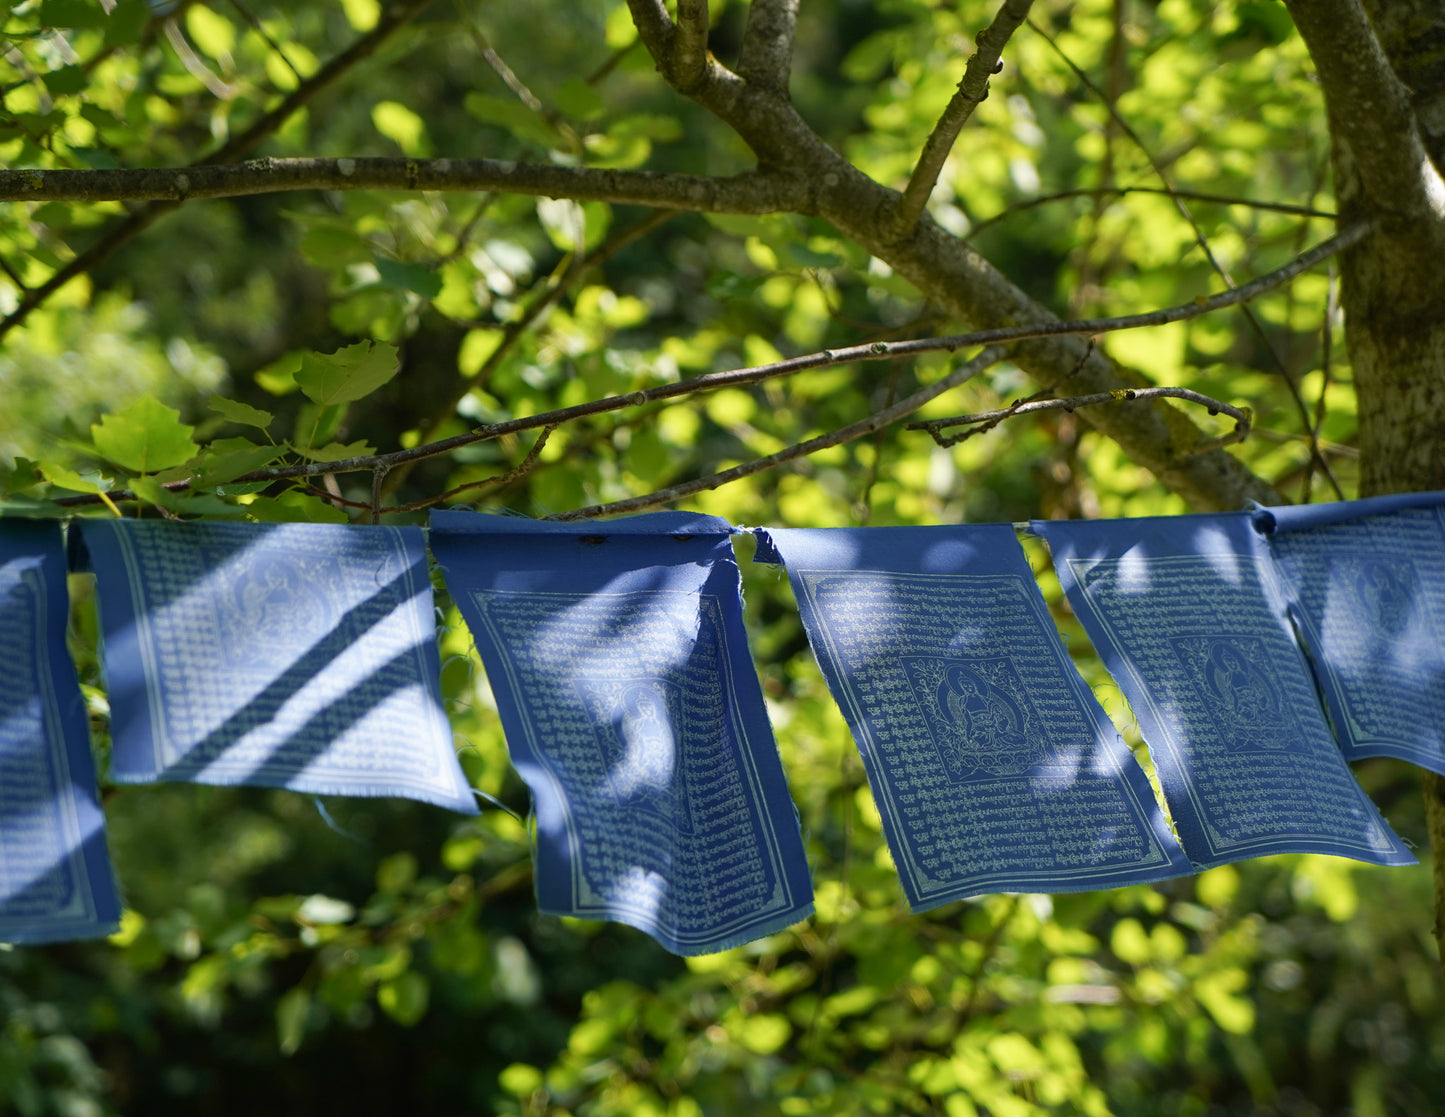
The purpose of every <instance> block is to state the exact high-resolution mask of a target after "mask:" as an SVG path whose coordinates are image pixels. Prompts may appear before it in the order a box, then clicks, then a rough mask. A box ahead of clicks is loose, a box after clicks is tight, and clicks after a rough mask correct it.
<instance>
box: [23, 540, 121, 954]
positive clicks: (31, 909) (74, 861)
mask: <svg viewBox="0 0 1445 1117" xmlns="http://www.w3.org/2000/svg"><path fill="white" fill-rule="evenodd" d="M69 607H70V599H69V597H68V596H67V594H66V589H65V551H64V548H63V547H62V546H61V538H60V528H59V525H57V524H55V523H52V522H48V521H29V520H3V521H0V671H3V673H4V677H5V685H4V686H3V687H0V942H52V941H58V940H63V939H79V938H95V937H97V936H100V935H107V934H110V933H111V932H112V931H114V930H115V929H116V926H117V924H118V923H119V920H120V902H119V900H118V899H117V897H116V890H115V882H114V879H113V877H112V875H111V869H110V858H109V856H108V855H107V853H106V848H105V831H104V825H105V822H104V819H103V817H102V816H101V813H100V803H99V801H98V798H97V796H96V786H95V766H94V764H93V763H92V761H91V757H90V733H89V729H88V721H87V717H86V710H85V702H84V699H83V698H82V697H81V693H80V686H79V684H78V683H77V682H76V678H75V666H74V665H73V664H72V663H71V661H70V657H69V656H68V655H67V654H66V651H65V626H66V620H67V617H68V615H69Z"/></svg>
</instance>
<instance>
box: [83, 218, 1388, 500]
mask: <svg viewBox="0 0 1445 1117" xmlns="http://www.w3.org/2000/svg"><path fill="white" fill-rule="evenodd" d="M1374 229H1375V224H1374V223H1373V222H1368V221H1367V222H1361V223H1360V224H1359V225H1355V226H1352V227H1351V228H1349V229H1346V230H1345V231H1344V232H1342V233H1337V234H1336V235H1335V236H1333V237H1330V238H1329V239H1328V240H1325V241H1321V242H1320V243H1319V244H1318V245H1316V246H1315V247H1314V248H1312V249H1310V250H1309V251H1308V252H1305V253H1302V254H1301V255H1300V256H1298V257H1297V258H1295V259H1294V260H1292V261H1291V262H1290V263H1288V264H1286V265H1285V266H1284V267H1281V268H1276V269H1275V270H1274V271H1272V272H1270V273H1268V274H1267V275H1262V276H1260V277H1259V278H1258V279H1255V280H1252V281H1250V282H1249V283H1245V284H1241V285H1240V286H1238V287H1234V288H1231V289H1230V290H1228V291H1223V292H1221V293H1220V294H1218V295H1214V296H1211V297H1210V298H1199V299H1195V300H1194V301H1193V302H1188V303H1183V304H1181V305H1179V306H1174V307H1168V308H1166V309H1163V310H1153V311H1148V312H1147V313H1143V314H1127V315H1122V316H1120V317H1117V318H1084V319H1077V320H1074V321H1067V322H1040V323H1036V324H1033V325H1027V326H1000V327H997V328H994V329H991V330H975V331H974V332H972V333H967V334H954V335H952V336H948V337H925V338H917V339H915V340H912V341H894V342H882V341H875V342H870V343H868V344H865V345H851V346H847V347H845V348H842V349H824V350H822V351H821V352H818V353H809V354H806V355H804V356H800V357H789V358H787V359H785V360H781V361H773V362H771V363H769V364H765V365H758V366H756V367H754V368H744V369H734V370H732V371H729V372H712V373H707V374H705V375H703V376H699V377H695V378H694V379H692V380H680V381H678V382H677V383H674V384H661V385H658V386H657V387H654V388H643V389H641V390H639V391H636V392H629V393H627V394H626V395H619V396H607V397H606V398H604V399H598V400H592V401H590V402H588V403H579V404H575V405H573V406H572V407H563V408H559V409H557V410H554V411H545V412H541V413H539V414H536V415H529V416H526V417H522V418H516V419H507V420H505V421H503V422H500V423H492V424H489V425H487V426H483V427H477V428H475V429H474V430H471V431H469V432H467V433H466V434H459V435H454V436H452V437H451V438H444V439H441V440H440V441H437V442H431V443H427V444H424V445H419V446H413V447H411V448H410V449H406V450H395V451H392V452H390V453H387V454H373V455H368V456H365V457H356V458H345V459H342V460H341V461H335V462H309V463H305V464H301V465H287V466H275V467H271V468H268V469H258V470H254V471H252V472H250V473H246V474H243V475H242V476H240V477H237V478H235V479H234V480H232V481H230V482H228V484H246V483H250V482H253V481H280V480H286V479H289V478H293V477H314V476H319V475H320V474H323V473H362V472H369V471H371V470H373V469H375V468H376V467H377V466H378V465H383V464H384V465H386V466H388V467H393V466H400V465H403V464H404V463H406V462H411V461H417V460H420V459H423V458H434V457H438V456H440V455H442V454H447V453H450V452H451V451H453V450H456V449H458V448H460V447H462V446H470V445H472V444H473V443H477V442H486V441H489V440H492V439H496V438H501V437H503V436H504V435H508V434H516V433H518V432H520V431H524V430H536V429H538V428H539V427H548V426H560V425H562V424H564V423H569V422H572V421H573V420H575V419H581V418H585V417H587V416H590V415H600V414H603V413H605V412H609V411H620V410H622V409H623V408H627V407H642V406H643V405H644V404H649V403H656V402H658V401H660V400H665V399H675V398H677V397H680V396H687V395H692V394H694V393H697V392H710V391H715V390H716V389H718V388H729V387H738V386H740V385H743V384H755V383H758V382H759V381H763V380H770V379H774V378H776V377H780V376H791V375H794V374H796V373H799V372H806V371H809V370H811V369H817V368H828V367H831V366H834V365H844V364H852V363H853V362H855V361H883V360H889V359H891V358H895V357H901V356H913V355H916V354H919V353H940V352H949V353H951V352H954V351H956V350H958V349H962V348H964V347H967V346H973V345H1001V344H1006V343H1009V342H1015V341H1026V340H1029V339H1032V338H1040V337H1061V336H1065V335H1070V334H1100V333H1110V332H1112V331H1115V330H1128V329H1137V328H1139V327H1142V326H1160V325H1165V324H1167V323H1170V322H1181V321H1184V320H1185V319H1188V318H1197V317H1199V316H1200V315H1202V314H1208V313H1210V312H1211V311H1214V310H1219V309H1221V308H1223V307H1228V306H1234V305H1235V304H1236V303H1240V302H1243V301H1244V300H1246V299H1252V298H1254V297H1255V296H1257V295H1261V294H1263V293H1264V292H1266V291H1270V290H1273V289H1274V288H1276V287H1278V286H1279V285H1280V284H1282V283H1286V282H1288V281H1289V280H1291V279H1293V278H1294V277H1295V276H1297V275H1299V274H1300V273H1301V272H1304V271H1307V270H1309V269H1310V268H1312V267H1314V266H1315V265H1316V264H1318V263H1320V261H1322V260H1325V259H1327V258H1328V257H1330V256H1332V255H1334V254H1335V253H1338V252H1343V251H1345V250H1347V249H1349V248H1351V247H1352V246H1354V245H1356V244H1358V243H1359V242H1360V241H1362V240H1363V239H1364V238H1365V237H1367V236H1368V235H1370V233H1372V232H1373V231H1374ZM910 398H912V397H910ZM845 429H848V428H845ZM865 433H866V432H865ZM855 437H856V436H855ZM167 487H168V488H171V489H177V490H178V489H185V488H187V487H189V482H187V481H173V482H169V483H168V485H167ZM109 495H111V496H112V497H114V498H116V499H121V500H129V499H132V498H133V496H132V494H130V493H128V492H126V491H124V490H122V491H120V492H117V493H112V494H109ZM96 501H97V497H96V496H95V495H93V494H83V495H79V496H75V497H62V498H60V499H59V500H57V501H55V503H56V504H59V505H63V506H72V505H83V504H94V503H96Z"/></svg>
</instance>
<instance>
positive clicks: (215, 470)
mask: <svg viewBox="0 0 1445 1117" xmlns="http://www.w3.org/2000/svg"><path fill="white" fill-rule="evenodd" d="M283 452H284V448H283V447H281V446H259V445H257V444H256V443H254V442H251V441H249V440H247V439H244V438H223V439H218V440H217V441H215V442H212V443H211V444H210V445H209V446H207V447H206V452H205V453H204V454H203V455H202V456H201V458H200V460H199V461H198V462H197V463H196V472H195V483H196V484H197V485H200V486H203V487H205V488H212V487H215V486H217V485H224V484H225V483H226V482H227V481H234V480H235V479H236V478H237V477H240V476H242V475H243V474H246V473H250V472H251V470H253V469H260V468H262V467H263V466H267V465H270V464H271V463H272V462H273V461H275V460H276V459H277V458H279V457H280V456H281V455H282V453H283Z"/></svg>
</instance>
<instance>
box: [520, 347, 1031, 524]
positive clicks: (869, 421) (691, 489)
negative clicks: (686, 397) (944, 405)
mask: <svg viewBox="0 0 1445 1117" xmlns="http://www.w3.org/2000/svg"><path fill="white" fill-rule="evenodd" d="M1002 357H1003V349H1002V347H1000V346H997V345H994V346H990V347H989V348H987V349H985V350H983V351H982V352H981V353H979V354H978V355H977V356H976V357H974V358H973V359H972V360H970V361H967V362H965V363H964V364H962V365H960V366H959V367H958V368H956V369H954V370H953V371H952V372H950V373H949V374H948V375H947V376H945V377H944V378H943V379H942V380H939V381H938V382H937V383H934V384H930V385H929V386H928V387H927V388H923V389H921V390H919V391H917V392H914V393H913V394H912V395H911V396H907V397H905V398H904V399H901V400H899V401H898V402H897V403H895V404H894V405H893V406H892V407H885V408H884V409H883V410H882V411H878V412H875V413H874V414H872V415H870V416H868V418H866V419H861V420H859V421H858V422H856V423H850V424H849V425H848V426H846V427H839V428H838V429H837V430H835V431H831V432H829V433H828V434H820V435H819V436H818V437H817V438H810V439H808V440H807V441H806V442H795V443H794V444H793V445H791V446H788V447H786V448H784V449H782V450H779V451H778V452H777V453H776V454H769V455H768V456H767V457H764V458H754V459H753V460H752V461H750V462H744V463H743V464H742V465H735V466H733V467H732V468H731V469H724V470H723V471H722V472H721V473H713V474H710V475H709V476H707V477H697V478H694V479H693V480H691V481H683V482H682V483H681V484H677V485H669V486H668V487H667V488H665V489H658V490H657V491H656V492H653V493H647V494H645V495H643V496H634V497H629V498H628V499H626V500H615V501H613V502H612V503H611V504H594V505H592V506H591V507H590V508H577V509H574V510H573V511H571V512H563V513H561V514H560V515H556V516H550V517H548V518H549V519H553V520H590V519H593V518H595V517H597V516H617V515H620V514H622V513H623V512H636V511H638V510H639V509H642V508H653V507H656V506H657V505H659V504H667V503H669V502H670V501H674V500H679V499H681V498H682V497H685V496H691V495H692V494H693V493H700V492H706V491H708V490H709V489H717V488H721V487H722V486H723V485H727V484H730V483H731V482H733V481H739V480H741V479H742V478H744V477H751V476H752V475H753V474H754V473H762V472H764V471H766V470H769V469H776V468H777V467H778V466H780V465H783V464H785V463H787V462H790V461H794V460H795V459H797V458H804V457H807V456H808V455H809V454H816V453H817V452H818V451H819V450H826V449H828V448H829V447H830V446H841V445H842V444H843V443H845V442H852V441H854V440H855V439H859V438H864V437H866V436H867V435H870V434H872V433H873V432H874V431H876V430H881V429H882V428H884V427H886V426H889V425H891V424H893V423H896V422H898V420H899V419H902V418H904V417H905V416H908V415H912V414H913V413H914V412H915V411H917V410H918V409H919V408H920V407H922V406H923V405H924V404H926V403H928V402H930V401H931V400H934V399H936V398H938V397H939V396H941V395H942V394H943V393H944V392H947V391H950V390H951V389H953V388H956V387H958V386H959V385H960V384H962V383H963V382H964V381H966V380H968V379H970V378H972V377H974V376H977V375H978V374H979V373H980V372H982V371H983V370H984V369H986V368H988V367H989V366H990V365H992V364H994V363H995V362H997V361H998V360H999V359H1000V358H1002Z"/></svg>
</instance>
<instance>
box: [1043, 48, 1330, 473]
mask: <svg viewBox="0 0 1445 1117" xmlns="http://www.w3.org/2000/svg"><path fill="white" fill-rule="evenodd" d="M1029 27H1030V28H1031V29H1032V30H1034V31H1036V32H1038V34H1039V35H1041V36H1043V39H1044V41H1045V42H1046V43H1048V44H1049V46H1050V47H1051V48H1052V49H1053V51H1054V53H1055V54H1057V55H1058V56H1059V57H1060V58H1061V59H1063V61H1064V64H1065V65H1066V66H1068V67H1069V69H1070V70H1071V71H1073V73H1074V76H1075V77H1077V78H1078V79H1079V81H1081V82H1082V83H1083V84H1084V86H1085V88H1087V89H1088V90H1089V91H1090V92H1091V93H1093V94H1094V95H1095V96H1096V97H1098V98H1099V100H1100V101H1102V102H1103V104H1104V108H1105V110H1106V111H1107V112H1108V114H1109V119H1110V120H1112V121H1113V122H1114V123H1115V124H1116V125H1117V126H1118V128H1119V130H1120V131H1121V132H1123V133H1124V135H1126V136H1128V137H1129V140H1130V142H1132V143H1133V144H1134V146H1135V147H1137V148H1138V149H1139V151H1140V152H1141V153H1142V154H1143V156H1144V158H1145V160H1146V161H1147V162H1148V163H1149V167H1150V169H1151V170H1152V171H1153V172H1154V174H1155V175H1157V176H1158V178H1159V181H1160V183H1162V184H1163V186H1164V187H1165V189H1166V190H1167V191H1168V194H1169V197H1170V198H1171V199H1172V200H1173V202H1174V206H1175V208H1176V209H1177V210H1178V211H1179V215H1180V216H1181V217H1182V218H1184V220H1185V222H1186V223H1187V224H1188V225H1189V228H1190V229H1191V230H1192V231H1193V233H1194V242H1195V243H1196V244H1197V245H1198V246H1199V251H1200V252H1201V253H1203V254H1204V259H1205V261H1206V262H1207V263H1208V264H1209V266H1210V267H1211V268H1212V269H1213V270H1214V272H1215V274H1217V275H1218V276H1219V278H1221V279H1222V280H1224V282H1225V284H1226V285H1228V286H1230V287H1233V286H1234V280H1233V279H1232V278H1231V277H1230V275H1229V272H1228V270H1227V269H1226V268H1225V267H1224V265H1223V264H1222V263H1221V262H1220V260H1219V257H1217V256H1216V255H1215V254H1214V249H1213V248H1212V247H1211V246H1210V244H1209V239H1208V238H1207V237H1206V236H1205V235H1204V230H1203V229H1201V228H1200V227H1199V222H1198V221H1196V220H1195V218H1194V214H1193V213H1191V212H1190V210H1189V207H1188V206H1187V205H1185V204H1184V199H1183V197H1182V196H1181V195H1180V194H1179V193H1178V192H1177V191H1175V190H1174V184H1173V183H1172V182H1170V181H1169V175H1168V173H1167V172H1166V171H1165V169H1164V166H1163V164H1162V163H1161V162H1160V161H1159V160H1158V159H1156V158H1155V157H1154V153H1153V152H1152V151H1151V150H1150V149H1149V147H1148V145H1146V144H1145V143H1144V140H1143V138H1142V137H1141V136H1140V135H1139V133H1138V132H1136V131H1134V128H1133V126H1132V125H1131V124H1130V123H1129V122H1128V121H1127V120H1125V119H1124V117H1123V115H1122V114H1121V113H1120V112H1119V109H1118V106H1117V105H1115V104H1114V102H1113V101H1112V100H1110V98H1109V97H1108V96H1107V95H1106V94H1105V93H1104V92H1103V90H1101V89H1100V88H1099V87H1098V85H1096V84H1095V83H1094V80H1093V79H1092V78H1090V77H1089V75H1088V74H1087V73H1086V72H1085V71H1084V70H1083V69H1082V68H1081V67H1080V66H1079V65H1078V64H1077V63H1075V62H1074V60H1073V59H1071V58H1070V57H1069V56H1068V54H1066V53H1065V52H1064V50H1063V48H1062V47H1060V46H1059V44H1058V43H1057V42H1055V41H1054V39H1053V38H1052V37H1051V36H1050V35H1049V34H1048V33H1047V32H1046V31H1044V30H1043V29H1042V28H1040V27H1039V26H1038V25H1037V24H1035V23H1034V22H1033V21H1032V20H1030V21H1029ZM1239 312H1240V313H1241V314H1242V315H1244V319H1245V321H1246V322H1247V323H1248V324H1249V328H1250V331H1251V332H1252V333H1253V334H1254V336H1255V338H1256V339H1258V341H1259V343H1260V344H1261V345H1262V346H1263V347H1264V351H1265V352H1266V353H1268V354H1269V357H1270V360H1271V361H1272V362H1273V364H1274V366H1275V368H1276V369H1278V370H1279V374H1280V378H1281V379H1282V380H1283V381H1284V385H1285V389H1286V390H1287V391H1288V393H1289V396H1290V399H1291V400H1292V401H1293V402H1294V405H1295V410H1296V411H1297V412H1298V413H1299V417H1300V423H1301V425H1302V426H1303V427H1304V429H1305V430H1306V431H1309V430H1310V416H1309V409H1308V408H1307V406H1306V405H1305V401H1304V397H1303V396H1302V395H1300V390H1299V384H1298V382H1297V381H1296V380H1295V377H1294V374H1293V373H1292V372H1291V371H1290V369H1289V366H1288V365H1286V364H1285V362H1284V359H1283V358H1282V357H1281V356H1280V355H1279V352H1278V351H1277V350H1276V349H1275V347H1274V342H1273V340H1272V339H1271V338H1270V336H1269V334H1268V333H1267V332H1266V331H1265V328H1264V326H1263V325H1262V324H1261V323H1260V321H1259V319H1258V318H1257V317H1256V316H1255V313H1254V311H1253V310H1251V309H1250V308H1249V307H1247V306H1243V305H1241V306H1240V309H1239ZM1310 454H1311V456H1312V457H1313V458H1314V460H1315V464H1316V465H1317V466H1318V467H1319V469H1320V471H1321V472H1322V473H1324V475H1325V478H1326V479H1327V480H1328V481H1329V482H1330V484H1331V486H1332V487H1333V488H1334V490H1335V496H1336V498H1337V499H1339V500H1343V499H1344V490H1342V489H1341V488H1340V483H1339V481H1338V480H1336V478H1335V474H1334V471H1333V470H1332V469H1331V468H1330V464H1329V462H1328V461H1326V460H1325V456H1324V455H1323V454H1321V453H1320V452H1319V447H1318V446H1317V445H1316V444H1315V443H1314V441H1313V440H1311V443H1310Z"/></svg>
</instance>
